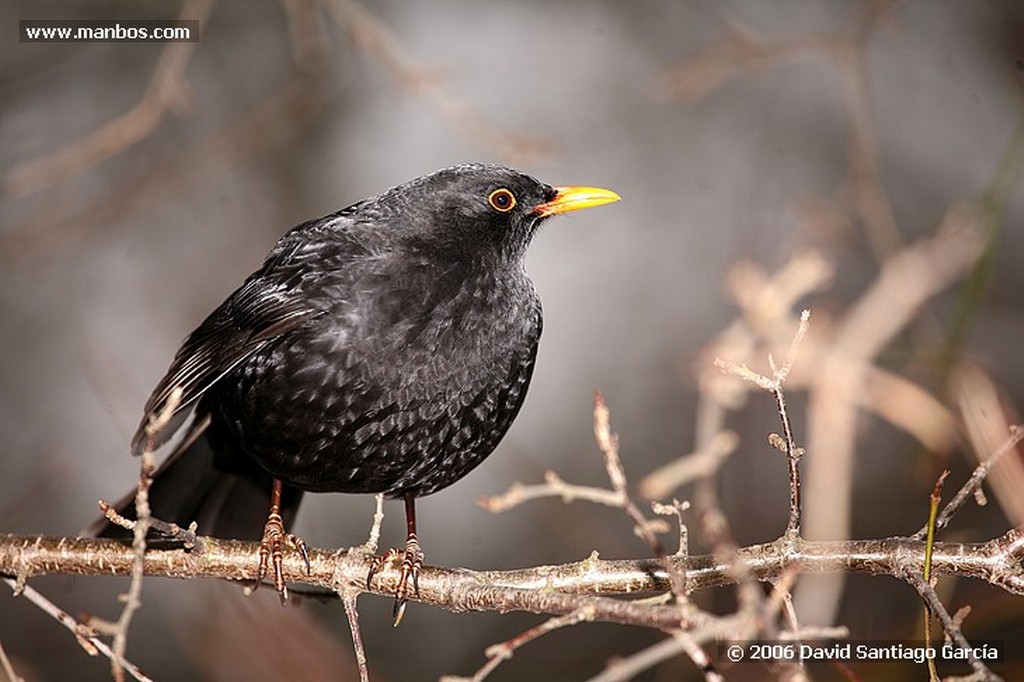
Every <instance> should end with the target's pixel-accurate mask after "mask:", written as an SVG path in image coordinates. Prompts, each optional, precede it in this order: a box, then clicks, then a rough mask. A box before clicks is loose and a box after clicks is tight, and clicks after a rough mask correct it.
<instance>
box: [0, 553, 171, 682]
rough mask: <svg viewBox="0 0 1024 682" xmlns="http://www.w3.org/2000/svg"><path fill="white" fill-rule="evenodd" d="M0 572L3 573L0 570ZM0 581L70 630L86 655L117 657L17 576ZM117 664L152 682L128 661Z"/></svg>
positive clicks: (86, 628) (89, 630) (88, 629)
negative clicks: (16, 578)
mask: <svg viewBox="0 0 1024 682" xmlns="http://www.w3.org/2000/svg"><path fill="white" fill-rule="evenodd" d="M0 572H5V571H2V570H0ZM0 580H3V581H4V582H5V583H7V584H8V585H9V586H10V587H11V589H12V590H14V594H15V595H17V596H23V597H25V598H26V599H28V600H29V601H30V602H32V603H33V604H35V605H36V606H38V607H39V608H40V609H42V611H43V612H45V613H46V614H48V615H49V616H50V617H51V618H53V619H54V620H55V621H57V622H58V623H60V624H61V625H63V626H64V627H66V628H67V629H68V630H70V631H71V633H72V634H73V635H74V636H75V639H76V640H78V643H79V645H81V647H82V648H83V649H85V651H86V653H88V654H89V655H90V656H95V655H96V654H97V653H100V654H103V655H104V656H106V657H107V658H109V659H111V660H114V658H116V657H117V654H115V653H114V651H113V650H112V649H111V648H110V647H109V646H107V643H106V642H104V641H103V640H102V639H100V638H99V637H98V636H97V633H96V630H94V629H93V628H91V627H89V626H88V625H84V624H82V623H79V622H78V621H77V620H75V619H74V618H72V617H71V615H70V614H69V613H68V612H67V611H65V610H63V609H61V608H60V607H58V606H57V605H56V604H54V603H53V602H51V601H50V600H49V599H47V598H46V597H44V596H43V595H42V594H40V593H39V592H37V591H36V590H35V589H34V588H33V587H32V586H30V585H26V584H24V581H23V580H22V579H21V576H19V579H18V580H12V579H11V578H0ZM118 663H119V665H120V666H121V668H122V669H123V670H124V671H126V672H127V673H128V674H129V675H131V676H132V677H134V678H135V679H137V680H139V682H152V680H151V679H150V678H149V677H148V676H147V675H146V674H145V673H143V672H142V671H141V670H139V668H138V666H136V665H135V664H133V663H131V662H130V661H127V660H125V659H123V658H122V659H120V660H119V661H118Z"/></svg>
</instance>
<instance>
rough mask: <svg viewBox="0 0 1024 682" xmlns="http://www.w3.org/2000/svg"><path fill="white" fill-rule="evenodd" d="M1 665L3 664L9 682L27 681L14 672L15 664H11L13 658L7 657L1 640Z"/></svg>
mask: <svg viewBox="0 0 1024 682" xmlns="http://www.w3.org/2000/svg"><path fill="white" fill-rule="evenodd" d="M0 666H2V669H3V671H4V674H5V675H6V676H7V680H8V682H25V680H24V678H22V677H20V676H19V675H17V674H16V673H15V672H14V666H13V665H12V664H11V659H9V658H7V652H6V651H4V645H3V643H2V642H0Z"/></svg>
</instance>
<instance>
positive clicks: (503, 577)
mask: <svg viewBox="0 0 1024 682" xmlns="http://www.w3.org/2000/svg"><path fill="white" fill-rule="evenodd" d="M736 556H737V559H736V561H737V562H738V563H740V564H742V565H743V567H744V570H745V571H747V572H748V573H749V575H752V576H753V577H754V578H756V579H757V580H764V581H771V580H774V579H778V578H781V577H782V576H783V575H784V574H785V573H786V572H788V571H796V572H800V573H834V572H840V571H849V572H856V573H866V574H871V575H890V576H894V577H898V578H904V579H905V576H906V575H908V574H909V573H913V572H915V571H916V572H920V568H921V566H922V565H923V560H924V543H923V542H920V541H917V540H912V539H909V538H888V539H884V540H851V541H841V542H825V541H808V540H803V539H800V538H798V539H797V540H796V541H791V540H785V539H781V540H778V541H776V542H772V543H767V544H761V545H753V546H750V547H745V548H742V549H740V550H739V551H738V553H737V555H736ZM134 558H135V555H134V552H133V550H132V547H131V546H130V545H127V544H121V543H119V542H117V541H114V540H97V539H92V538H64V537H42V536H20V535H0V574H4V575H7V576H11V577H13V578H16V579H17V581H18V584H20V585H24V584H25V582H26V581H27V580H28V579H29V578H32V577H35V576H40V575H47V574H63V575H119V576H127V575H130V574H131V571H132V563H133V560H134ZM1022 558H1024V529H1014V530H1011V531H1009V532H1008V533H1006V534H1005V535H1003V536H1002V537H1000V538H996V539H993V540H990V541H988V542H983V543H956V542H940V543H936V544H935V548H934V554H933V558H932V574H933V575H957V576H960V577H970V578H976V579H979V580H984V581H985V582H987V583H989V584H991V585H994V586H996V587H999V588H1001V589H1003V590H1005V591H1007V592H1010V593H1013V594H1017V595H1024V571H1022V569H1021V568H1020V565H1021V560H1022ZM309 559H310V569H311V570H310V573H309V574H308V575H307V574H306V569H305V565H304V564H303V563H302V561H301V559H300V558H299V557H298V556H293V555H288V556H286V557H285V563H284V574H285V579H286V580H288V581H289V582H293V583H295V584H303V585H309V586H311V587H313V588H318V589H320V590H324V591H325V596H330V594H327V593H328V592H329V593H339V592H346V591H347V592H353V591H355V592H371V593H375V594H380V595H382V596H385V597H387V598H391V597H392V596H393V594H394V590H395V587H396V582H397V580H398V572H397V571H390V570H385V571H383V572H382V573H381V574H380V575H379V576H378V578H377V579H376V580H375V581H374V583H373V589H370V590H367V589H366V569H367V562H368V561H370V556H369V555H367V554H366V553H365V552H363V551H361V550H360V549H358V548H356V549H343V550H337V551H332V550H322V549H311V550H310V553H309ZM668 559H669V560H670V561H671V562H672V564H673V566H674V567H675V568H676V570H678V571H679V572H680V573H681V574H683V575H685V578H686V585H687V589H688V590H690V591H691V592H692V591H695V590H700V589H707V588H711V587H718V586H722V585H726V584H730V583H733V582H734V581H735V578H734V576H735V575H736V571H735V570H734V567H733V566H731V565H729V564H726V563H723V562H721V561H717V560H716V559H715V558H714V557H712V556H708V555H705V556H690V557H678V556H673V557H668ZM258 564H259V546H258V544H257V543H252V542H239V541H234V540H219V539H214V538H201V540H200V542H199V543H198V544H197V546H196V548H195V549H193V550H192V551H185V550H183V549H159V548H150V549H148V550H147V551H146V555H145V566H144V570H145V574H146V575H147V576H154V577H155V576H160V577H168V578H179V579H194V578H222V579H227V580H238V581H252V580H254V579H255V576H256V567H257V566H258ZM419 583H420V593H419V597H418V599H416V601H420V602H423V603H427V604H432V605H435V606H439V607H442V608H445V609H448V610H450V611H455V612H462V611H498V612H507V611H526V612H530V613H543V614H551V615H565V614H569V613H572V612H574V611H576V610H578V609H581V608H587V609H588V612H590V613H593V620H596V621H606V622H614V623H621V624H627V625H638V626H642V627H652V628H661V629H666V628H676V627H683V628H684V629H691V628H695V627H700V626H701V625H702V624H704V623H705V622H706V621H708V619H709V618H710V616H708V615H704V614H698V612H697V611H696V610H694V609H691V608H688V607H685V606H681V605H671V604H653V603H645V602H639V601H635V600H627V599H621V598H616V597H623V596H633V595H637V594H642V593H650V592H664V591H668V590H669V589H670V584H669V579H668V575H667V574H666V572H665V570H664V569H663V568H662V567H661V565H660V564H659V562H658V561H657V560H655V559H620V560H605V559H600V558H598V557H596V556H591V557H590V558H587V559H585V560H583V561H578V562H574V563H568V564H562V565H558V566H537V567H531V568H524V569H517V570H510V571H472V570H468V569H463V568H437V567H424V568H423V571H422V572H421V574H420V581H419ZM410 598H412V597H410Z"/></svg>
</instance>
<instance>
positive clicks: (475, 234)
mask: <svg viewBox="0 0 1024 682" xmlns="http://www.w3.org/2000/svg"><path fill="white" fill-rule="evenodd" d="M615 199H617V197H616V196H615V195H614V194H612V193H610V192H607V191H605V190H593V189H591V188H575V187H565V188H555V187H551V186H549V185H546V184H544V183H542V182H539V181H537V180H535V179H534V178H532V177H530V176H528V175H525V174H522V173H519V172H517V171H514V170H511V169H508V168H503V167H499V166H490V165H479V164H474V165H462V166H454V167H451V168H447V169H444V170H441V171H438V172H436V173H432V174H430V175H427V176H424V177H421V178H419V179H416V180H413V181H411V182H408V183H405V184H403V185H399V186H397V187H394V188H392V189H390V190H387V191H386V192H384V193H382V194H380V195H379V196H376V197H374V198H371V199H366V200H364V201H361V202H359V203H356V204H353V205H351V206H349V207H348V208H345V209H342V210H341V211H338V212H336V213H333V214H330V215H327V216H324V217H322V218H319V219H317V220H312V221H309V222H306V223H303V224H301V225H298V226H297V227H295V228H293V229H292V230H290V231H289V232H288V233H287V234H285V235H284V237H282V238H281V240H280V241H279V242H278V243H277V245H276V246H275V247H274V248H273V249H272V250H271V252H270V253H269V254H268V256H267V258H266V260H265V261H264V263H263V265H262V267H261V268H260V269H259V270H258V271H256V272H255V273H253V274H252V275H250V276H249V278H248V279H247V280H246V281H245V283H244V284H243V285H242V286H241V287H240V288H239V289H237V290H236V291H235V292H234V293H233V294H231V296H229V297H228V299H227V300H226V301H225V302H224V303H222V304H221V305H220V306H219V307H218V308H217V309H216V310H215V311H214V312H213V313H212V314H211V315H210V316H209V317H208V318H207V319H206V320H205V321H204V322H203V323H202V324H201V325H200V326H199V327H198V328H197V329H196V330H195V331H194V332H192V334H191V335H190V336H189V337H188V338H187V339H186V340H185V342H184V344H183V345H182V347H181V349H180V350H179V351H178V353H177V355H176V356H175V358H174V361H173V362H172V364H171V366H170V368H169V369H168V371H167V374H166V376H165V377H164V378H163V379H162V380H161V382H160V383H159V385H158V386H157V387H156V389H155V390H154V392H153V395H152V397H151V398H150V400H149V402H148V403H147V404H146V407H145V416H144V418H143V421H142V424H141V425H140V427H139V431H138V433H137V434H136V436H135V439H134V441H133V450H134V451H135V452H136V453H139V452H141V450H142V449H143V448H144V447H145V446H146V444H147V440H151V442H150V445H151V446H154V445H160V444H162V443H163V442H165V441H167V440H168V439H169V438H170V436H171V435H172V434H173V432H174V431H175V430H176V429H177V428H178V427H179V426H180V424H181V421H182V419H181V417H182V416H183V415H186V414H187V413H188V411H189V410H192V411H193V412H194V417H193V421H192V426H191V428H190V432H189V435H188V436H186V438H185V439H183V441H182V443H183V445H180V446H179V447H178V448H177V450H176V451H175V452H173V453H172V454H171V456H170V457H169V459H168V461H167V462H166V463H165V464H164V466H163V467H161V469H160V470H158V472H157V474H156V476H155V478H154V482H153V486H152V489H151V493H150V497H151V503H152V506H153V509H154V515H156V516H158V517H161V518H163V520H166V521H174V522H178V523H180V524H183V525H187V524H188V523H189V522H191V521H192V520H198V521H199V523H200V526H199V531H200V532H202V533H208V534H213V535H222V536H228V537H239V538H251V537H259V532H260V528H262V524H261V520H262V518H265V517H261V514H263V513H264V512H265V508H266V505H267V503H268V500H269V499H270V497H269V495H270V488H269V484H270V482H271V481H273V480H274V479H277V480H279V481H281V482H282V483H283V489H284V492H285V494H284V497H283V503H284V508H285V511H286V512H289V511H290V512H294V507H295V506H297V504H298V500H299V498H300V497H301V492H300V491H312V492H332V491H333V492H356V493H378V492H381V493H385V494H387V495H389V496H393V497H400V496H405V497H407V498H415V497H420V496H423V495H429V494H430V493H433V492H435V491H437V490H440V489H442V488H444V487H446V486H448V485H450V484H452V483H454V482H455V481H457V480H458V479H460V478H462V477H463V476H465V475H466V474H467V473H468V472H469V471H470V470H471V469H473V468H474V467H475V466H477V465H478V464H480V462H482V461H483V460H484V459H485V458H486V457H487V456H488V455H489V454H490V453H491V451H492V450H493V449H494V448H495V446H496V445H497V444H498V441H499V440H500V439H501V438H502V436H503V435H504V434H505V432H506V431H507V430H508V428H509V426H510V424H511V423H512V420H513V419H514V418H515V416H516V414H517V413H518V411H519V408H520V406H521V405H522V402H523V399H524V397H525V395H526V390H527V387H528V385H529V383H530V376H531V374H532V372H533V367H534V360H535V357H536V353H537V344H538V341H539V339H540V335H541V327H542V321H541V319H542V318H541V304H540V300H539V298H538V297H537V294H536V292H535V291H534V288H533V285H532V284H531V282H530V280H529V279H528V277H527V275H526V273H525V270H524V267H523V259H524V256H525V252H526V248H527V246H528V245H529V243H530V240H531V238H532V237H533V235H534V232H535V230H536V229H537V226H538V224H539V223H540V222H541V221H542V220H543V219H544V218H546V217H547V216H548V215H552V214H554V213H561V212H565V211H568V210H574V209H576V208H585V207H587V206H591V205H598V204H600V203H607V202H608V201H614V200H615ZM175 388H180V389H181V400H180V403H179V406H178V408H177V409H178V413H179V415H178V417H179V418H177V419H172V420H171V422H170V423H169V424H168V425H167V427H165V428H164V429H162V430H161V431H159V432H157V433H156V434H151V435H150V436H147V434H146V429H145V425H146V424H147V423H148V422H149V420H150V418H151V417H152V416H153V415H154V414H157V413H159V412H161V410H163V408H164V407H165V405H166V403H167V400H168V398H169V396H170V395H171V393H172V391H173V390H174V389H175ZM260 490H266V493H265V494H264V495H261V494H260V493H259V491H260ZM242 507H244V509H243V508H242ZM261 507H262V509H261ZM250 509H251V511H249V510H250ZM125 511H126V512H130V510H128V509H125ZM162 515H164V516H162ZM250 517H251V518H252V520H251V521H250V520H249V519H250ZM103 532H104V533H106V534H116V531H115V530H114V529H113V528H112V527H109V526H108V527H107V528H106V529H105V530H104V531H103Z"/></svg>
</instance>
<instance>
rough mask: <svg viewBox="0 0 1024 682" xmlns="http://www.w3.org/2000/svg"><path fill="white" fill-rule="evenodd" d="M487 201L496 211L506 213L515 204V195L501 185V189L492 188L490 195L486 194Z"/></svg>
mask: <svg viewBox="0 0 1024 682" xmlns="http://www.w3.org/2000/svg"><path fill="white" fill-rule="evenodd" d="M487 203H489V204H490V205H491V208H493V209H494V210H496V211H501V212H502V213H508V212H509V211H511V210H512V207H513V206H515V205H516V195H514V194H512V192H510V191H509V190H507V189H505V188H504V187H502V188H501V189H496V190H494V191H493V192H491V193H490V195H488V197H487Z"/></svg>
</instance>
